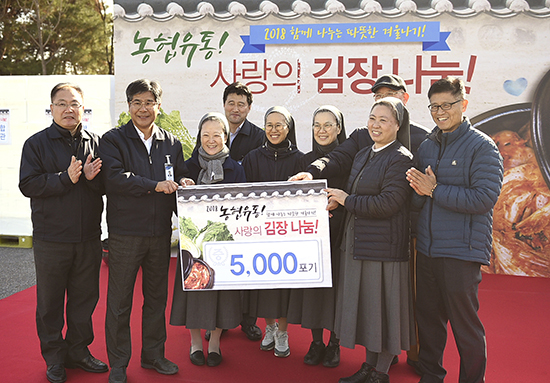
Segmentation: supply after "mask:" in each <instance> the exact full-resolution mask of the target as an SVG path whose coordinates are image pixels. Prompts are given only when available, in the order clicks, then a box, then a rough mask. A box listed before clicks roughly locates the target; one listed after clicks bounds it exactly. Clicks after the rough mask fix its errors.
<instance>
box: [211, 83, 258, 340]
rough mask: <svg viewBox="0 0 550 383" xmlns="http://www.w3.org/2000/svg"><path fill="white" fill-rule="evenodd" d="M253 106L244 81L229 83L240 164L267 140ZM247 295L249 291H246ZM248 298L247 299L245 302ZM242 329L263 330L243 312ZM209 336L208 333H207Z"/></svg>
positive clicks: (234, 150)
mask: <svg viewBox="0 0 550 383" xmlns="http://www.w3.org/2000/svg"><path fill="white" fill-rule="evenodd" d="M251 107H252V93H251V92H250V89H248V87H247V86H246V85H245V84H243V83H242V82H238V81H237V82H234V83H233V84H230V85H228V86H227V87H226V88H225V90H224V92H223V109H224V111H225V117H226V118H227V121H229V131H230V133H229V137H228V139H227V146H228V147H229V155H230V156H231V158H233V159H234V160H235V161H237V162H238V163H239V164H240V163H241V162H242V160H243V158H244V156H245V155H246V154H248V153H249V152H251V151H252V150H254V149H256V148H257V147H260V146H261V145H262V144H263V143H264V141H265V132H264V131H263V129H260V128H259V127H258V126H256V125H254V124H253V123H251V122H250V121H248V120H247V119H246V117H247V116H248V113H249V112H250V108H251ZM243 294H244V295H245V297H246V296H247V295H248V291H244V292H243ZM246 301H247V299H245V302H246ZM241 329H242V330H243V331H244V333H245V334H246V336H247V337H248V339H250V340H254V341H257V340H260V339H261V338H262V330H260V328H259V327H258V326H256V318H254V317H251V316H249V315H248V314H246V313H245V314H243V321H242V322H241ZM207 336H208V335H207Z"/></svg>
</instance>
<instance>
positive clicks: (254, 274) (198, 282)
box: [178, 180, 332, 290]
mask: <svg viewBox="0 0 550 383" xmlns="http://www.w3.org/2000/svg"><path fill="white" fill-rule="evenodd" d="M324 188H326V181H325V180H318V181H304V182H264V183H244V184H229V185H209V186H206V185H202V186H191V187H187V188H180V189H179V190H178V222H179V230H180V265H181V268H182V277H183V286H184V289H186V290H201V289H214V290H248V289H273V288H309V287H330V286H332V279H331V264H330V259H331V256H330V239H329V223H328V220H329V219H328V212H327V211H326V204H327V199H326V194H325V193H324V192H323V189H324Z"/></svg>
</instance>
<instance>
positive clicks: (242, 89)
mask: <svg viewBox="0 0 550 383" xmlns="http://www.w3.org/2000/svg"><path fill="white" fill-rule="evenodd" d="M251 107H252V93H251V92H250V89H248V87H247V86H246V85H245V84H243V83H241V82H238V81H237V82H234V83H233V84H230V85H228V86H227V87H226V88H225V90H224V92H223V109H224V110H225V117H226V118H227V121H229V130H230V134H229V138H228V139H227V147H228V148H229V150H230V155H231V158H233V159H234V160H235V161H237V162H238V163H241V162H242V161H243V158H244V156H245V155H247V154H248V153H249V152H250V151H252V150H254V149H256V148H258V147H260V146H262V144H263V143H264V141H265V132H264V131H263V130H262V129H260V128H259V127H258V126H256V125H254V124H253V123H251V122H250V121H248V120H247V119H246V117H247V116H248V113H249V112H250V108H251Z"/></svg>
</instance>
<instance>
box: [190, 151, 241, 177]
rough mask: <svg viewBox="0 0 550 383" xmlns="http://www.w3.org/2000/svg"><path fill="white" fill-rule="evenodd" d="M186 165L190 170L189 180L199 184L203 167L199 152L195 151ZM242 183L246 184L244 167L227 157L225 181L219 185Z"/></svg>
mask: <svg viewBox="0 0 550 383" xmlns="http://www.w3.org/2000/svg"><path fill="white" fill-rule="evenodd" d="M185 165H186V166H187V169H189V178H191V179H192V180H193V181H195V183H196V184H198V182H197V179H198V178H199V173H200V171H201V166H200V164H199V152H198V151H195V152H194V153H193V155H192V156H191V158H189V159H188V160H187V161H185ZM240 182H246V177H245V175H244V169H243V167H242V166H241V165H239V163H238V162H237V161H235V160H234V159H232V158H231V157H227V158H226V159H225V161H224V162H223V180H222V181H220V182H218V183H220V184H232V183H240Z"/></svg>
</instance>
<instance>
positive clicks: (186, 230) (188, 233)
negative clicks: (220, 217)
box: [179, 217, 233, 259]
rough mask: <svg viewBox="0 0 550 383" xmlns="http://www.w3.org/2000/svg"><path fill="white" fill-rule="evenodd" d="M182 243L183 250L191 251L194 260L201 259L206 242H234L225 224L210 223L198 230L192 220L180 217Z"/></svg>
mask: <svg viewBox="0 0 550 383" xmlns="http://www.w3.org/2000/svg"><path fill="white" fill-rule="evenodd" d="M179 221H180V222H179V224H180V241H181V247H182V249H185V250H187V251H189V252H190V253H191V254H192V255H193V257H194V258H201V259H202V253H203V244H204V243H205V242H212V241H215V242H219V241H233V235H232V234H231V232H230V231H229V229H228V228H227V225H226V224H225V223H223V222H212V221H208V222H207V224H206V226H205V227H203V228H202V229H200V230H199V229H198V227H197V225H195V223H194V222H193V220H192V219H191V218H186V217H180V219H179Z"/></svg>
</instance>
